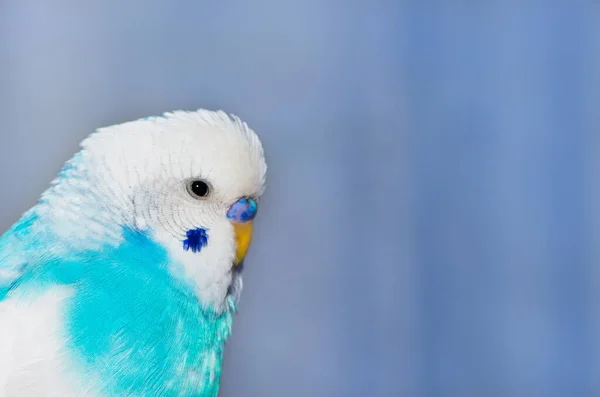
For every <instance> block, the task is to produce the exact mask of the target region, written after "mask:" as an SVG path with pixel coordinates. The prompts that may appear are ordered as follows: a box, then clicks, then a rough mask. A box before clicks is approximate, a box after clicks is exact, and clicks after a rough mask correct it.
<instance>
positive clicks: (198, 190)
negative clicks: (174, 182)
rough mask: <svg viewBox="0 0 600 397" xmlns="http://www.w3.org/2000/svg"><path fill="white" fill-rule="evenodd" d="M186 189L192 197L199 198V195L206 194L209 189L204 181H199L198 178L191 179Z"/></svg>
mask: <svg viewBox="0 0 600 397" xmlns="http://www.w3.org/2000/svg"><path fill="white" fill-rule="evenodd" d="M188 191H189V193H190V194H191V195H192V196H193V197H195V198H200V197H206V196H208V193H209V192H210V189H209V187H208V184H207V183H206V182H204V181H200V180H195V181H191V182H190V183H189V185H188Z"/></svg>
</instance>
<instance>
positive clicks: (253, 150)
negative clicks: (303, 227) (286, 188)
mask: <svg viewBox="0 0 600 397" xmlns="http://www.w3.org/2000/svg"><path fill="white" fill-rule="evenodd" d="M80 146H81V147H80V150H79V151H78V152H77V153H76V154H75V155H74V156H73V157H72V158H71V159H70V160H69V161H67V162H66V163H65V165H64V166H63V168H62V169H61V171H60V172H59V174H58V176H57V177H56V178H55V180H54V181H53V182H52V183H51V184H50V187H49V188H48V189H47V190H46V191H45V192H44V193H43V194H42V195H41V197H40V199H39V201H38V203H37V204H36V205H35V206H33V207H32V208H31V209H29V210H28V211H27V212H26V213H25V214H24V215H23V216H22V217H21V219H20V220H19V221H18V222H17V223H15V224H14V225H13V226H12V227H11V228H10V229H9V230H8V231H7V232H6V233H5V234H4V235H3V236H2V237H1V239H0V396H6V397H32V396H35V397H43V396H56V397H72V396H84V397H105V396H106V397H116V396H119V397H120V396H144V397H153V396H216V395H217V394H218V392H219V382H220V375H221V367H222V358H223V349H224V345H225V342H226V340H227V339H228V337H229V335H230V333H231V324H232V316H233V315H234V314H235V312H236V310H237V308H236V307H237V304H238V299H239V295H240V292H241V289H242V279H241V267H242V264H243V262H242V261H243V259H244V256H245V255H246V253H247V250H248V248H249V246H250V242H251V238H252V225H253V221H254V219H255V216H256V214H257V210H258V203H259V200H260V197H261V196H262V194H263V191H264V186H265V179H266V170H267V165H266V161H265V157H264V151H263V147H262V144H261V142H260V139H259V138H258V136H257V135H256V133H255V132H254V131H253V130H252V129H250V128H249V127H248V126H247V124H246V123H244V122H243V121H241V120H240V119H239V118H238V117H236V116H233V115H228V114H226V113H224V112H222V111H217V112H213V111H208V110H202V109H201V110H198V111H193V112H185V111H176V112H172V113H165V114H164V115H163V116H160V117H149V118H145V119H139V120H136V121H131V122H127V123H123V124H120V125H114V126H110V127H106V128H100V129H98V130H96V131H94V132H93V133H92V134H90V135H89V136H88V137H87V138H86V139H84V140H83V141H82V142H81V144H80ZM4 194H6V192H4Z"/></svg>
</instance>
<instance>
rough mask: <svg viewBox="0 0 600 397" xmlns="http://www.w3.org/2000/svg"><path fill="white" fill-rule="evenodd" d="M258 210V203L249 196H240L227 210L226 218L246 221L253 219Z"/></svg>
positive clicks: (234, 220) (233, 220)
mask: <svg viewBox="0 0 600 397" xmlns="http://www.w3.org/2000/svg"><path fill="white" fill-rule="evenodd" d="M257 212H258V204H257V203H256V200H254V199H253V198H251V197H242V198H241V199H239V200H238V201H236V202H235V203H233V205H232V206H231V207H229V210H228V211H227V219H229V220H230V221H232V222H248V221H251V220H252V219H254V217H255V216H256V213H257Z"/></svg>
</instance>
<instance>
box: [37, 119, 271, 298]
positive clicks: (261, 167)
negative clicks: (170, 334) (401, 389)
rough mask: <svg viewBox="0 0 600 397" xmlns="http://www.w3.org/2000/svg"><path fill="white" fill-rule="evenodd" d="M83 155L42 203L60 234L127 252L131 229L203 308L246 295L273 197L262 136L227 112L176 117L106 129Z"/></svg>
mask: <svg viewBox="0 0 600 397" xmlns="http://www.w3.org/2000/svg"><path fill="white" fill-rule="evenodd" d="M81 147H82V149H81V151H80V152H79V153H78V154H77V155H75V156H74V157H73V158H72V159H71V160H70V161H69V162H68V163H67V164H66V165H65V167H64V168H63V171H62V172H61V174H60V175H59V177H58V178H57V179H56V180H55V182H54V184H53V187H52V188H51V189H49V190H48V191H47V192H46V193H45V194H44V195H43V196H42V201H41V203H40V206H41V207H42V208H41V209H40V211H39V212H40V213H43V212H44V211H45V213H46V217H47V218H49V219H51V220H52V222H51V223H53V227H54V229H55V232H56V233H58V234H60V233H62V234H63V237H64V238H65V239H67V240H69V241H70V244H87V245H88V246H89V245H92V244H94V242H99V241H102V242H103V243H105V242H106V241H112V244H114V245H118V244H119V243H120V239H122V238H123V237H122V234H123V233H122V232H121V231H120V230H121V229H122V228H126V229H130V230H134V231H139V232H143V233H147V234H148V235H149V236H152V239H154V240H155V241H156V242H157V243H159V244H160V245H162V246H164V247H165V248H166V250H167V252H168V254H169V256H170V257H171V258H172V259H173V261H175V262H177V263H180V264H182V265H183V266H182V268H183V273H184V275H183V276H184V277H186V278H187V279H188V280H190V281H191V282H192V285H193V286H194V288H195V290H196V292H197V295H198V297H199V299H200V301H201V302H202V303H203V304H206V305H209V306H212V307H213V308H216V309H218V308H220V307H222V306H223V304H224V302H225V299H226V297H227V295H228V294H229V293H231V290H232V288H233V289H237V290H239V289H240V288H241V278H239V277H240V276H239V274H238V273H239V272H237V271H236V269H238V268H239V267H240V264H241V263H242V261H243V259H244V257H245V255H246V253H247V251H248V248H249V246H250V242H251V239H252V225H253V221H254V218H255V216H256V213H257V210H258V205H259V201H260V197H261V195H262V193H263V190H264V184H265V175H266V168H267V167H266V163H265V158H264V153H263V148H262V145H261V143H260V141H259V139H258V137H257V135H256V134H255V133H254V131H252V130H251V129H250V128H249V127H248V126H247V125H246V124H245V123H244V122H242V121H241V120H240V119H239V118H237V117H235V116H229V115H227V114H225V113H223V112H221V111H218V112H213V111H207V110H198V111H195V112H183V111H177V112H173V113H166V114H164V116H163V117H150V118H146V119H140V120H137V121H133V122H128V123H124V124H120V125H114V126H110V127H106V128H101V129H99V130H97V131H96V132H95V133H93V134H91V135H90V136H89V137H88V138H86V139H85V140H84V141H83V142H82V144H81ZM83 220H85V222H84V221H83ZM77 225H80V226H79V229H77Z"/></svg>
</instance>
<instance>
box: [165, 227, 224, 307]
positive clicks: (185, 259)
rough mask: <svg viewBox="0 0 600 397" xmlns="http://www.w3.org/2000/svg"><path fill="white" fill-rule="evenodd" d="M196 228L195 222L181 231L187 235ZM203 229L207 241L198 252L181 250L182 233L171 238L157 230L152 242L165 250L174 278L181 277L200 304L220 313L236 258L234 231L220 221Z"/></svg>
mask: <svg viewBox="0 0 600 397" xmlns="http://www.w3.org/2000/svg"><path fill="white" fill-rule="evenodd" d="M197 225H198V223H196V221H191V222H190V223H189V224H188V225H187V226H185V227H182V229H185V230H186V231H187V230H189V229H194V228H196V227H198V226H197ZM181 226H184V225H181ZM186 227H187V229H186ZM204 228H205V230H206V232H207V235H208V241H207V244H206V246H204V247H202V249H201V250H200V251H199V252H193V251H192V250H185V249H184V243H183V241H184V240H185V238H186V236H185V232H184V233H183V234H181V235H173V233H172V232H171V231H169V230H167V229H161V228H157V229H155V238H156V239H157V240H158V242H160V243H161V244H163V245H164V246H165V247H166V248H167V250H168V252H169V256H170V259H171V260H172V270H173V272H174V275H175V276H178V277H183V278H184V279H186V280H188V281H190V282H191V283H192V285H194V288H195V290H196V294H197V296H198V298H199V299H200V301H201V302H202V304H204V305H205V306H210V307H212V308H214V309H215V310H217V311H220V310H222V309H223V308H224V306H225V299H226V297H227V291H228V289H229V286H230V284H231V281H232V273H231V269H232V266H233V260H234V257H235V242H234V235H233V227H232V225H231V224H230V223H229V221H227V219H226V218H225V217H223V219H221V220H218V221H216V220H213V221H212V222H211V223H209V224H204Z"/></svg>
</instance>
